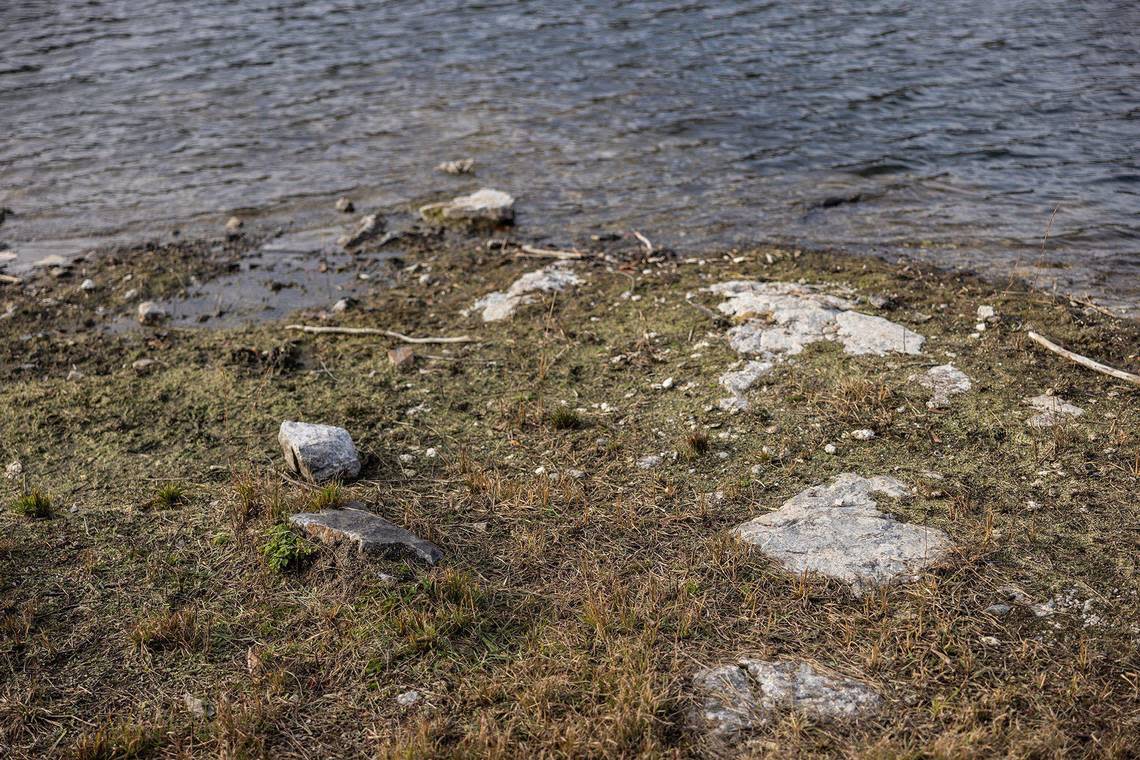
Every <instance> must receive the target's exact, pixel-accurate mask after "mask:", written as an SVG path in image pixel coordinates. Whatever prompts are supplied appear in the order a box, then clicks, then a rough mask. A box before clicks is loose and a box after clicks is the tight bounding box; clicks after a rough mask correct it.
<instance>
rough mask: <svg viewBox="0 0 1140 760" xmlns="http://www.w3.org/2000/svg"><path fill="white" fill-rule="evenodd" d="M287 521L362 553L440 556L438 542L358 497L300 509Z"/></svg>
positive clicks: (313, 535)
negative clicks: (311, 509)
mask: <svg viewBox="0 0 1140 760" xmlns="http://www.w3.org/2000/svg"><path fill="white" fill-rule="evenodd" d="M289 523H290V524H291V525H293V526H294V527H296V528H299V529H300V530H302V531H304V532H305V533H306V534H308V535H309V537H311V538H313V539H316V540H318V541H321V542H322V543H326V544H333V545H335V544H342V543H347V544H349V545H350V546H355V547H356V550H357V551H358V552H359V553H361V554H374V555H379V556H384V557H414V558H419V559H421V560H423V561H424V562H427V563H428V564H429V565H434V564H435V563H436V562H439V560H440V559H442V558H443V552H441V551H440V550H439V547H438V546H436V545H435V544H433V543H431V542H430V541H426V540H424V539H422V538H420V537H419V536H417V535H415V534H414V533H412V532H411V531H408V530H405V529H404V528H401V527H400V526H399V525H395V524H393V523H390V522H388V521H387V520H385V519H384V518H383V517H380V516H379V515H376V514H373V513H372V512H369V511H368V510H366V509H365V508H364V505H363V504H361V503H360V502H358V501H354V502H351V503H350V504H349V505H348V506H346V507H345V508H344V509H326V510H324V511H323V512H301V513H300V514H296V515H293V516H292V517H290V518H289Z"/></svg>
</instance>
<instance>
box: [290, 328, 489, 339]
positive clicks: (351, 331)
mask: <svg viewBox="0 0 1140 760" xmlns="http://www.w3.org/2000/svg"><path fill="white" fill-rule="evenodd" d="M285 329H286V330H299V331H300V332H306V333H315V334H318V335H384V336H386V337H388V338H395V339H396V340H402V341H403V342H404V343H477V342H478V341H477V340H476V339H475V338H472V337H471V336H470V335H460V336H457V337H454V338H447V337H444V338H436V337H429V338H413V337H411V336H410V335H404V334H403V333H398V332H395V331H393V330H381V329H379V328H376V327H325V326H322V325H285Z"/></svg>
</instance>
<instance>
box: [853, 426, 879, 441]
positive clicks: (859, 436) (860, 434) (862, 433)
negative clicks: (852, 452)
mask: <svg viewBox="0 0 1140 760" xmlns="http://www.w3.org/2000/svg"><path fill="white" fill-rule="evenodd" d="M851 437H852V438H854V439H855V440H856V441H869V440H871V439H872V438H874V437H875V431H874V430H871V429H870V428H863V429H861V430H852V431H851Z"/></svg>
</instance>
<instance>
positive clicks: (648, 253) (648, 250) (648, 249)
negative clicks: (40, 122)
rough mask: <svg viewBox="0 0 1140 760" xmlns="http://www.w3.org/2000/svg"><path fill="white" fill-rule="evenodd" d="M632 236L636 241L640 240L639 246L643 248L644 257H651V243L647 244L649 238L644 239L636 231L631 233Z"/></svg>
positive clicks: (643, 236)
mask: <svg viewBox="0 0 1140 760" xmlns="http://www.w3.org/2000/svg"><path fill="white" fill-rule="evenodd" d="M633 236H634V237H635V238H637V239H638V240H640V241H641V244H642V245H644V246H645V255H646V256H652V255H653V243H650V242H649V238H647V237H645V235H642V234H641V233H640V232H638V231H637V230H634V231H633Z"/></svg>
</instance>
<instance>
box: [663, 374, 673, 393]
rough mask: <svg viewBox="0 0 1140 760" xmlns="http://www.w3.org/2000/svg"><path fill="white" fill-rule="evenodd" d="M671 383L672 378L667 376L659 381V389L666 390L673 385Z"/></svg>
mask: <svg viewBox="0 0 1140 760" xmlns="http://www.w3.org/2000/svg"><path fill="white" fill-rule="evenodd" d="M673 383H674V380H673V378H671V377H667V378H665V379H664V380H662V381H661V389H662V390H666V391H667V390H669V389H670V388H672V387H673Z"/></svg>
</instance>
